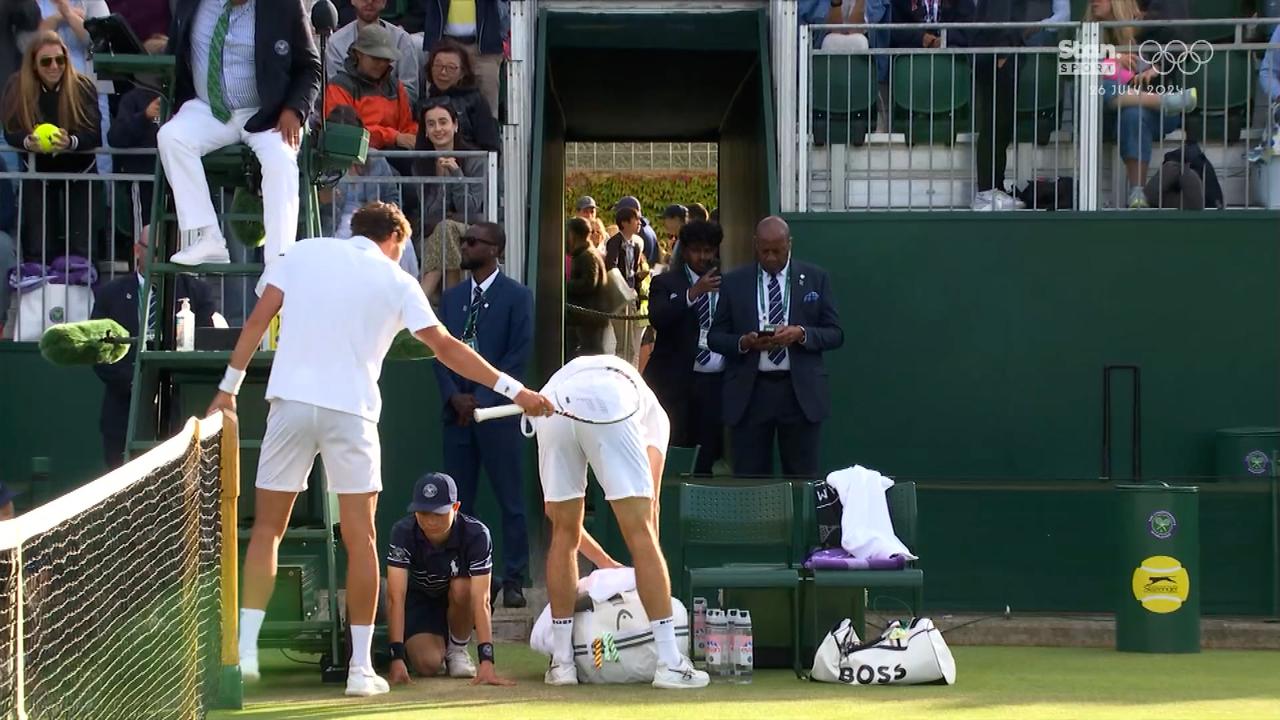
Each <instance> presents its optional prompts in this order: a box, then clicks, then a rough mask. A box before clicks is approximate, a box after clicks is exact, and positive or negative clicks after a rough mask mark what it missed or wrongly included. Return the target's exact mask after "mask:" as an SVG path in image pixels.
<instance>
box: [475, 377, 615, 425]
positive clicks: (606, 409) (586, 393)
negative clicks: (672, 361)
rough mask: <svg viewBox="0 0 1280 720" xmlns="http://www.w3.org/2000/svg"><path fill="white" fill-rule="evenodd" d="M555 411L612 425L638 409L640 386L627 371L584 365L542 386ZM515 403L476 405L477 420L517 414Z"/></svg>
mask: <svg viewBox="0 0 1280 720" xmlns="http://www.w3.org/2000/svg"><path fill="white" fill-rule="evenodd" d="M542 393H543V394H544V395H546V396H547V398H548V399H549V400H551V404H552V405H553V406H555V411H556V414H557V415H563V416H565V417H567V418H569V419H570V420H575V421H577V422H581V423H587V424H588V425H612V424H614V423H620V422H622V421H623V420H626V419H627V418H629V417H631V416H632V415H635V414H636V413H637V412H639V410H640V388H638V387H637V386H636V382H635V380H633V379H631V376H630V375H628V374H627V373H625V372H623V371H622V370H619V369H617V368H612V367H588V368H583V369H581V370H579V371H577V372H575V373H573V374H572V375H569V376H567V377H564V378H559V379H557V380H556V383H555V387H553V388H543V390H542ZM522 412H523V411H522V410H521V409H520V406H518V405H500V406H498V407H491V408H477V409H476V411H475V420H476V422H484V421H486V420H494V419H496V418H504V417H511V416H512V415H519V414H521V413H522Z"/></svg>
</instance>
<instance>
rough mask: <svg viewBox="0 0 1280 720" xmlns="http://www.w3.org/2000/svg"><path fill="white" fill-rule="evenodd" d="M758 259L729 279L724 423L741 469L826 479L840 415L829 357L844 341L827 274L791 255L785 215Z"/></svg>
mask: <svg viewBox="0 0 1280 720" xmlns="http://www.w3.org/2000/svg"><path fill="white" fill-rule="evenodd" d="M755 251H756V262H754V263H752V264H751V265H748V266H746V267H743V268H739V269H737V270H734V271H733V272H731V273H728V274H727V275H725V276H724V280H723V282H722V283H721V285H720V300H719V302H718V303H717V305H716V311H715V316H714V319H713V320H712V324H711V333H710V336H709V343H708V344H709V346H710V349H711V350H712V351H713V352H717V353H720V354H721V355H723V356H724V357H725V360H726V363H725V373H724V420H725V422H726V423H728V425H729V427H730V428H731V432H730V442H731V443H732V445H733V449H732V453H733V471H734V473H735V474H737V475H743V476H752V475H772V474H773V443H774V439H775V437H776V438H777V442H778V447H779V450H780V455H781V460H782V473H783V474H784V475H786V476H788V477H791V476H794V477H816V476H817V474H818V450H819V436H820V435H821V431H822V421H823V420H825V419H826V417H827V415H829V414H830V411H831V407H830V399H829V393H828V391H827V370H826V368H825V367H824V366H823V363H822V353H824V352H826V351H827V350H835V349H836V348H838V347H840V346H841V345H843V344H844V331H843V330H841V329H840V316H839V314H838V313H837V312H836V306H835V299H834V298H833V297H832V294H831V283H830V281H829V279H828V277H827V273H826V271H824V270H823V269H822V268H820V267H818V266H816V265H811V264H809V263H806V262H801V261H799V260H795V259H793V258H792V257H791V230H790V228H788V227H787V223H786V221H785V220H783V219H782V218H780V217H767V218H765V219H764V220H761V221H760V224H758V225H756V234H755Z"/></svg>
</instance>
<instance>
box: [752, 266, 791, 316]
mask: <svg viewBox="0 0 1280 720" xmlns="http://www.w3.org/2000/svg"><path fill="white" fill-rule="evenodd" d="M756 267H759V266H758V265H757V266H756ZM766 274H767V273H765V272H764V269H763V268H760V272H759V273H757V275H758V276H759V278H760V285H759V286H758V289H757V291H756V303H757V307H758V308H759V310H760V317H761V319H763V320H764V322H766V323H767V322H769V293H768V291H766V290H765V287H764V276H765V275H766ZM778 275H779V276H780V277H779V278H778V282H779V283H781V284H782V321H783V322H784V323H785V322H788V321H789V320H790V319H791V283H790V282H789V281H788V279H789V277H790V276H791V264H790V263H787V268H786V269H785V270H783V271H782V272H780V273H778Z"/></svg>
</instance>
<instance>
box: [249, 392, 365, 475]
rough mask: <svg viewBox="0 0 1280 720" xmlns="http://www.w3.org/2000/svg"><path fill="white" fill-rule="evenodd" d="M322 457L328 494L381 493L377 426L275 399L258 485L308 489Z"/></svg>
mask: <svg viewBox="0 0 1280 720" xmlns="http://www.w3.org/2000/svg"><path fill="white" fill-rule="evenodd" d="M317 453H318V454H319V455H320V458H321V459H322V460H323V461H324V474H325V481H326V482H327V483H328V486H329V487H328V491H329V492H334V493H339V494H347V493H368V492H381V491H382V445H381V443H380V442H379V441H378V425H377V423H374V422H370V421H368V420H366V419H364V418H362V417H360V416H359V415H352V414H351V413H345V412H339V411H337V410H330V409H328V408H322V407H318V406H316V405H312V404H310V403H304V402H296V401H294V400H281V399H279V398H277V399H275V400H272V401H271V411H270V412H269V413H267V432H266V437H264V438H262V453H261V455H260V456H259V458H258V478H257V483H256V484H257V486H258V487H260V488H262V489H263V490H277V491H279V492H302V491H303V490H306V489H307V476H308V475H310V474H311V466H312V465H314V464H315V461H316V454H317Z"/></svg>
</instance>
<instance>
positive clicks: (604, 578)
mask: <svg viewBox="0 0 1280 720" xmlns="http://www.w3.org/2000/svg"><path fill="white" fill-rule="evenodd" d="M635 589H636V571H635V568H629V567H624V568H613V569H608V570H596V571H594V572H592V573H591V574H590V575H588V576H586V577H584V578H578V595H590V596H591V600H592V601H593V602H604V601H605V600H608V599H609V598H611V597H613V596H614V595H617V594H618V593H621V592H625V591H627V590H635ZM553 646H554V644H553V641H552V639H551V605H549V604H548V605H547V606H546V607H545V608H543V609H542V614H541V615H539V616H538V620H537V621H536V622H535V623H534V624H533V631H532V632H530V633H529V647H531V648H533V649H534V650H536V651H538V652H540V653H542V654H543V655H550V654H551V648H552V647H553Z"/></svg>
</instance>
